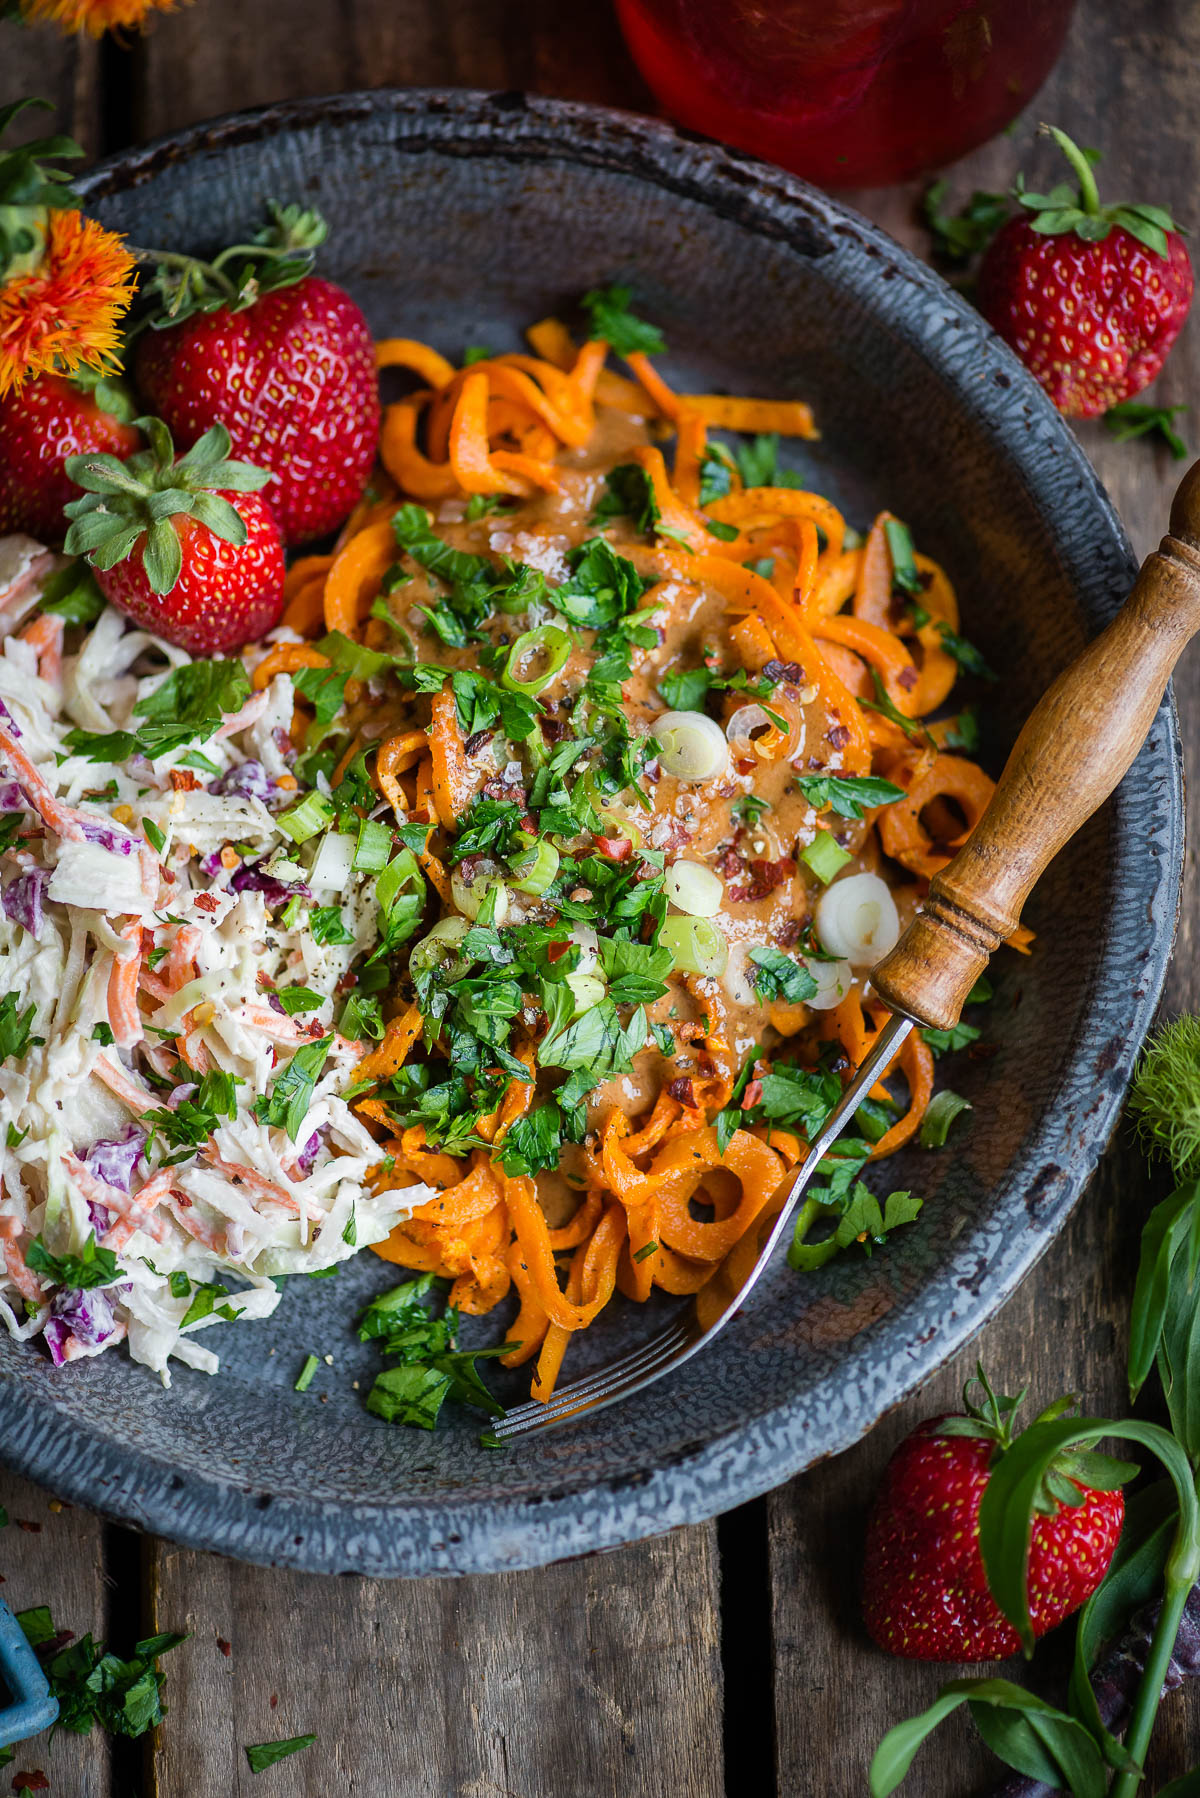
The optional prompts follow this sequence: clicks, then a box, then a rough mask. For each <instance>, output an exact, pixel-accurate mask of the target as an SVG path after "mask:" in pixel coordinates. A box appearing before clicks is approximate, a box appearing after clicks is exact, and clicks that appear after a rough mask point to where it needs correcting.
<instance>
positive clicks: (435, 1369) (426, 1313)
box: [358, 1274, 515, 1430]
mask: <svg viewBox="0 0 1200 1798" xmlns="http://www.w3.org/2000/svg"><path fill="white" fill-rule="evenodd" d="M433 1284H434V1280H433V1275H432V1274H422V1275H420V1276H419V1278H417V1279H415V1280H406V1281H405V1282H404V1283H403V1284H402V1285H400V1286H394V1287H392V1289H391V1290H390V1291H389V1292H385V1293H381V1294H380V1296H379V1297H378V1298H376V1299H373V1300H372V1301H371V1303H370V1304H369V1305H368V1306H367V1308H366V1310H365V1311H364V1312H363V1313H362V1316H361V1317H360V1318H359V1323H358V1335H359V1340H360V1341H361V1342H370V1341H376V1342H378V1343H379V1346H380V1348H381V1349H382V1350H383V1353H384V1354H385V1355H389V1356H392V1357H394V1358H395V1359H396V1360H398V1361H399V1363H400V1365H399V1366H397V1367H389V1368H387V1369H386V1370H385V1371H384V1372H383V1373H381V1374H379V1375H378V1376H377V1378H376V1380H375V1383H374V1385H373V1386H372V1388H371V1390H370V1392H369V1393H368V1394H367V1409H368V1411H370V1412H371V1413H372V1414H373V1415H374V1416H376V1417H381V1418H382V1419H383V1421H384V1422H385V1423H401V1424H409V1425H411V1426H413V1427H415V1428H417V1429H422V1430H432V1429H433V1428H434V1426H435V1425H436V1423H437V1420H438V1415H439V1413H440V1411H441V1408H442V1405H443V1403H444V1401H445V1400H446V1399H447V1398H449V1399H451V1400H453V1401H455V1402H456V1403H458V1404H466V1405H474V1406H476V1407H477V1408H478V1409H480V1410H483V1411H486V1412H488V1413H489V1415H491V1416H492V1417H503V1415H504V1407H503V1406H502V1405H501V1404H499V1403H498V1402H497V1401H496V1399H494V1398H493V1397H492V1395H491V1393H490V1392H489V1391H488V1389H487V1387H486V1386H485V1385H484V1384H483V1381H482V1380H481V1379H480V1377H479V1374H478V1372H477V1370H476V1367H475V1362H476V1360H477V1359H478V1357H479V1356H480V1355H488V1356H490V1355H500V1354H504V1353H506V1352H507V1351H508V1350H509V1349H511V1348H513V1347H514V1346H515V1344H513V1343H511V1342H509V1343H501V1344H499V1345H498V1346H497V1347H495V1348H491V1349H468V1350H464V1349H456V1348H455V1347H454V1339H455V1331H456V1329H457V1327H458V1313H457V1311H455V1310H454V1309H453V1308H451V1309H449V1310H447V1311H445V1312H444V1313H443V1314H442V1315H441V1316H440V1317H438V1316H435V1315H434V1314H433V1312H432V1311H430V1310H429V1309H427V1307H426V1306H425V1304H424V1303H423V1302H422V1301H423V1300H424V1299H425V1298H426V1297H427V1296H428V1295H429V1294H430V1292H431V1289H432V1288H433Z"/></svg>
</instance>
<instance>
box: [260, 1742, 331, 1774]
mask: <svg viewBox="0 0 1200 1798" xmlns="http://www.w3.org/2000/svg"><path fill="white" fill-rule="evenodd" d="M316 1739H317V1738H316V1736H289V1737H288V1739H287V1740H286V1741H285V1742H256V1743H254V1744H253V1746H252V1747H249V1748H247V1749H246V1759H247V1761H248V1762H249V1763H250V1771H251V1773H265V1772H266V1770H267V1768H268V1767H273V1766H275V1765H276V1763H277V1762H279V1761H282V1760H286V1759H287V1757H288V1756H289V1755H290V1754H299V1753H300V1751H301V1749H303V1748H311V1747H312V1745H313V1743H314V1742H315V1741H316Z"/></svg>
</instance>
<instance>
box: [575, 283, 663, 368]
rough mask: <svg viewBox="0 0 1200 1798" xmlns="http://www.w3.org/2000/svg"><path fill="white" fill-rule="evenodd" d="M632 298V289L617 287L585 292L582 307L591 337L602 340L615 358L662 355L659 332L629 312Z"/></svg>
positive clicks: (653, 326) (596, 288) (660, 334)
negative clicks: (614, 353)
mask: <svg viewBox="0 0 1200 1798" xmlns="http://www.w3.org/2000/svg"><path fill="white" fill-rule="evenodd" d="M632 298H633V289H632V288H631V287H622V286H619V285H616V284H614V285H613V286H611V287H594V288H593V289H592V291H591V292H590V293H585V294H584V296H583V300H582V302H581V304H582V306H583V310H584V311H585V312H586V313H587V315H588V320H589V323H590V325H591V335H592V336H593V337H602V338H603V339H604V341H605V343H606V344H607V345H608V346H609V348H610V349H611V350H613V351H615V352H616V354H617V355H618V356H634V355H639V354H640V355H644V356H661V355H663V354H664V352H665V350H666V347H667V345H666V341H665V339H664V338H663V334H662V332H661V331H660V330H659V329H658V326H657V325H651V324H647V322H646V321H645V319H641V318H638V317H637V315H636V313H633V312H631V311H630V310H629V302H630V300H631V299H632Z"/></svg>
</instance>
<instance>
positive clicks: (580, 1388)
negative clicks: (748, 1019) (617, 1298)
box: [493, 1013, 912, 1440]
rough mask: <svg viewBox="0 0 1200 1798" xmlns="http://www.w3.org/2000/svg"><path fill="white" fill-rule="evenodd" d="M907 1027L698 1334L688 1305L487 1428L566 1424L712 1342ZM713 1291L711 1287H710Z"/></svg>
mask: <svg viewBox="0 0 1200 1798" xmlns="http://www.w3.org/2000/svg"><path fill="white" fill-rule="evenodd" d="M911 1029H912V1022H911V1020H910V1019H909V1018H905V1017H901V1016H900V1015H899V1013H895V1014H893V1016H892V1017H891V1018H889V1019H888V1022H887V1023H886V1024H885V1025H884V1027H883V1029H882V1030H881V1031H880V1032H879V1035H878V1036H877V1037H876V1039H875V1043H874V1046H873V1047H872V1049H871V1052H870V1054H869V1055H868V1056H867V1058H866V1060H865V1061H864V1062H863V1064H862V1066H861V1067H860V1068H859V1070H858V1072H857V1073H856V1074H855V1076H854V1079H853V1080H852V1081H851V1082H850V1085H849V1086H848V1087H847V1088H846V1090H845V1092H844V1093H843V1094H842V1096H841V1098H840V1099H839V1100H838V1103H837V1104H836V1105H835V1106H834V1108H833V1110H832V1111H831V1112H830V1114H829V1116H828V1117H827V1118H826V1120H825V1122H824V1124H823V1125H822V1126H821V1128H820V1130H819V1131H818V1132H817V1134H816V1136H815V1137H814V1138H813V1141H812V1143H811V1144H810V1146H809V1151H808V1154H807V1155H806V1156H805V1158H804V1161H803V1163H802V1164H801V1166H800V1167H799V1168H798V1169H797V1171H796V1172H795V1174H793V1176H792V1180H791V1184H790V1186H789V1187H788V1189H787V1191H786V1193H785V1195H784V1197H783V1200H782V1202H781V1204H780V1207H779V1210H778V1212H777V1213H776V1215H775V1221H774V1223H773V1225H772V1227H771V1231H770V1234H769V1235H768V1237H767V1239H766V1241H765V1242H764V1243H763V1244H762V1246H761V1247H760V1249H759V1253H758V1257H757V1259H756V1260H755V1262H754V1263H753V1265H752V1267H751V1268H750V1271H749V1273H748V1274H747V1275H746V1276H745V1278H744V1279H743V1281H742V1284H741V1285H740V1287H738V1289H737V1290H736V1291H735V1292H732V1293H731V1294H730V1295H729V1297H728V1299H727V1300H726V1302H725V1308H724V1310H722V1311H720V1312H719V1313H718V1314H717V1315H716V1316H715V1317H714V1318H713V1320H712V1322H711V1323H710V1324H708V1326H707V1327H706V1328H705V1329H703V1330H700V1331H699V1333H698V1334H697V1328H698V1325H697V1318H696V1312H695V1307H694V1305H693V1308H692V1309H691V1310H690V1311H688V1312H687V1313H686V1314H685V1316H684V1317H682V1318H681V1319H680V1320H679V1322H678V1323H676V1324H674V1325H671V1326H669V1327H668V1328H667V1329H666V1330H663V1331H661V1332H660V1333H659V1334H658V1335H657V1336H653V1337H651V1339H650V1341H649V1342H646V1343H643V1344H642V1345H641V1347H640V1348H636V1349H634V1350H632V1351H631V1353H629V1354H628V1355H624V1356H622V1358H621V1359H620V1360H619V1361H614V1362H613V1363H612V1365H611V1366H610V1367H602V1368H600V1369H599V1370H598V1372H596V1373H593V1374H588V1375H587V1376H586V1377H585V1378H584V1379H582V1380H576V1381H575V1382H574V1383H573V1384H572V1385H570V1386H564V1387H563V1388H562V1389H561V1391H559V1392H556V1393H555V1394H554V1395H553V1397H552V1398H550V1399H549V1400H547V1402H546V1403H545V1404H542V1403H540V1402H539V1401H538V1400H536V1399H533V1400H530V1401H529V1403H527V1404H524V1405H517V1406H516V1407H515V1408H514V1409H513V1410H511V1411H509V1412H508V1413H507V1415H506V1416H504V1417H502V1418H500V1419H499V1421H498V1422H497V1423H496V1424H495V1425H493V1433H494V1434H495V1435H496V1436H499V1437H500V1438H501V1439H502V1440H507V1439H511V1438H513V1437H516V1436H527V1435H529V1434H530V1432H531V1431H533V1430H550V1429H554V1428H555V1427H556V1425H558V1424H561V1423H566V1422H569V1420H570V1419H571V1418H573V1417H578V1416H579V1415H580V1413H581V1412H583V1411H597V1410H599V1409H600V1408H601V1407H602V1406H604V1405H611V1404H615V1403H616V1401H617V1400H618V1399H622V1398H627V1397H629V1395H630V1394H631V1393H634V1392H639V1391H640V1390H641V1389H642V1387H643V1386H649V1385H650V1383H651V1381H653V1380H657V1379H660V1378H661V1376H662V1375H663V1374H665V1373H667V1372H668V1371H669V1370H670V1369H671V1368H672V1367H677V1366H679V1365H681V1364H682V1363H683V1362H684V1361H688V1360H690V1359H691V1357H692V1356H693V1355H694V1354H695V1353H696V1351H697V1349H699V1348H702V1347H703V1346H704V1344H705V1343H706V1342H710V1341H711V1340H712V1338H713V1337H714V1336H715V1335H716V1334H717V1332H718V1331H719V1330H722V1329H724V1327H725V1325H726V1324H727V1323H728V1322H729V1320H730V1318H731V1317H733V1315H734V1314H735V1312H737V1311H738V1310H739V1309H740V1308H741V1305H742V1303H743V1301H744V1300H745V1298H746V1297H747V1295H748V1294H749V1292H750V1290H751V1288H752V1287H753V1286H754V1285H755V1283H756V1282H757V1280H758V1278H759V1275H760V1274H761V1273H762V1272H763V1269H764V1268H765V1267H766V1266H767V1264H768V1262H769V1261H770V1259H771V1256H772V1254H773V1253H774V1251H775V1248H776V1245H777V1244H778V1243H779V1241H780V1239H781V1237H782V1236H783V1233H784V1231H785V1229H786V1228H787V1224H788V1221H789V1219H790V1218H791V1215H792V1212H793V1211H794V1210H795V1209H796V1206H797V1204H798V1202H799V1200H800V1197H801V1195H802V1194H803V1192H804V1189H805V1187H806V1186H807V1185H808V1183H809V1181H810V1180H811V1179H812V1176H813V1174H814V1173H815V1172H816V1170H817V1168H818V1166H819V1165H820V1163H821V1161H822V1160H823V1159H824V1157H825V1154H826V1151H827V1150H828V1149H829V1148H830V1146H831V1144H832V1143H833V1142H834V1141H835V1140H836V1139H837V1137H839V1136H840V1135H841V1133H842V1131H843V1129H844V1128H845V1126H846V1124H847V1123H848V1122H849V1120H850V1119H851V1118H852V1117H853V1116H854V1113H855V1112H856V1111H857V1110H858V1107H859V1105H860V1104H861V1103H862V1101H863V1099H864V1098H865V1096H866V1095H867V1093H869V1092H870V1090H871V1088H872V1087H873V1086H874V1084H875V1082H876V1080H877V1079H878V1078H879V1076H880V1074H881V1073H882V1072H883V1070H884V1069H885V1068H886V1066H887V1064H888V1063H889V1062H890V1061H891V1060H892V1059H893V1057H894V1056H895V1055H896V1053H897V1051H898V1050H899V1048H900V1045H901V1044H902V1043H903V1041H904V1039H905V1037H906V1036H907V1035H908V1033H909V1031H910V1030H911ZM709 1290H711V1288H710V1289H709Z"/></svg>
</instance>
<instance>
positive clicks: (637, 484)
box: [592, 462, 736, 537]
mask: <svg viewBox="0 0 1200 1798" xmlns="http://www.w3.org/2000/svg"><path fill="white" fill-rule="evenodd" d="M604 484H605V486H606V487H607V488H608V492H607V493H606V494H605V495H604V496H603V498H602V499H601V500H600V501H599V503H598V504H597V506H596V509H595V511H594V512H593V513H592V522H593V523H594V524H598V523H599V522H600V521H601V519H605V518H626V517H627V518H631V519H632V520H633V523H634V528H635V529H636V530H639V531H641V532H642V533H643V534H644V535H645V536H647V537H649V536H652V535H653V533H654V530H655V527H656V526H657V524H658V522H659V519H660V517H661V516H662V514H661V513H660V512H659V509H658V501H657V500H656V499H655V497H654V483H653V481H652V480H651V479H650V476H649V475H648V474H647V473H646V470H645V469H644V468H643V467H642V466H641V464H640V463H638V462H621V463H619V464H618V465H617V467H616V468H614V469H611V470H610V471H609V473H608V474H607V475H606V476H605V479H604ZM735 535H736V533H735Z"/></svg>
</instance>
